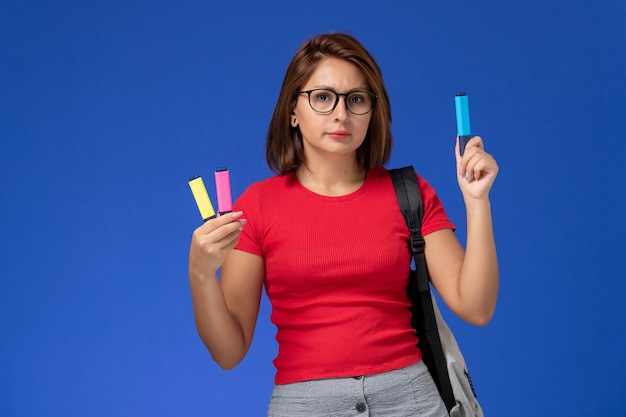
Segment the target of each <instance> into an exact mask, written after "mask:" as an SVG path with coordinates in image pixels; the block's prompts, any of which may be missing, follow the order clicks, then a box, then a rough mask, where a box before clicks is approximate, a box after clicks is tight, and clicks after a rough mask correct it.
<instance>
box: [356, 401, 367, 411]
mask: <svg viewBox="0 0 626 417" xmlns="http://www.w3.org/2000/svg"><path fill="white" fill-rule="evenodd" d="M365 410H367V407H365V404H363V403H357V405H356V411H358V412H359V413H364V412H365Z"/></svg>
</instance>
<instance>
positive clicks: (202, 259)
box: [189, 211, 246, 281]
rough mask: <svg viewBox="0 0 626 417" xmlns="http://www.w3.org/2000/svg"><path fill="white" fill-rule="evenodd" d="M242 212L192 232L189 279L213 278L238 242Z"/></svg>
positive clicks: (227, 215) (207, 223)
mask: <svg viewBox="0 0 626 417" xmlns="http://www.w3.org/2000/svg"><path fill="white" fill-rule="evenodd" d="M242 215H243V212H242V211H237V212H233V213H228V214H224V215H221V216H219V217H216V218H214V219H211V220H209V221H207V222H206V223H204V224H203V225H202V226H200V227H198V228H197V229H196V230H194V232H193V235H192V238H191V247H190V249H189V277H190V278H192V277H194V278H196V279H199V280H200V281H203V280H204V279H206V278H207V277H210V276H215V275H216V273H217V270H218V269H219V268H220V267H221V266H222V264H223V263H224V259H225V258H226V255H228V253H229V252H230V251H231V250H232V249H233V248H234V247H235V245H237V242H239V235H240V234H241V230H242V229H243V226H244V225H245V224H246V220H245V219H241V216H242Z"/></svg>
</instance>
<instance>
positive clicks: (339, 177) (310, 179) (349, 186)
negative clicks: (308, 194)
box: [296, 160, 366, 197]
mask: <svg viewBox="0 0 626 417" xmlns="http://www.w3.org/2000/svg"><path fill="white" fill-rule="evenodd" d="M365 175H366V172H365V170H364V169H363V168H362V167H360V166H359V165H358V164H357V162H356V161H351V162H348V163H343V164H342V163H337V161H331V160H327V161H316V162H315V163H311V161H309V162H307V164H306V165H304V164H303V165H301V166H299V167H298V169H297V170H296V176H297V177H298V180H299V181H300V184H302V185H303V186H304V187H305V188H307V189H309V190H311V191H313V192H314V193H316V194H320V195H325V196H329V197H336V196H342V195H347V194H351V193H353V192H355V191H356V190H358V189H359V188H360V187H361V186H362V185H363V183H364V182H365Z"/></svg>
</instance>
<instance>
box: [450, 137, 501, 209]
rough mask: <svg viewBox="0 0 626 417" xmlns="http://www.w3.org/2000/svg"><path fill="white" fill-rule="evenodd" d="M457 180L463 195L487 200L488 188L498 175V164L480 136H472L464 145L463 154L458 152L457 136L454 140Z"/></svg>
mask: <svg viewBox="0 0 626 417" xmlns="http://www.w3.org/2000/svg"><path fill="white" fill-rule="evenodd" d="M455 153H456V167H457V180H458V182H459V187H460V188H461V192H462V193H463V197H465V198H466V199H467V198H471V199H476V200H487V199H489V190H490V189H491V186H492V185H493V182H494V181H495V180H496V176H497V175H498V164H497V163H496V160H495V159H494V158H493V157H492V156H491V155H490V154H488V153H487V152H485V146H484V144H483V140H482V138H481V137H480V136H474V137H472V138H471V139H470V140H469V142H467V145H466V146H465V153H464V154H463V156H461V155H460V154H459V138H458V137H457V141H456V149H455Z"/></svg>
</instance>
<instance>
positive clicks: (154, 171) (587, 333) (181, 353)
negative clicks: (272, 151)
mask: <svg viewBox="0 0 626 417" xmlns="http://www.w3.org/2000/svg"><path fill="white" fill-rule="evenodd" d="M624 27H626V2H624V1H623V0H617V1H609V0H605V1H582V0H581V1H565V0H558V1H536V0H512V1H506V2H500V1H481V0H476V1H472V2H467V1H446V2H422V1H416V2H408V1H407V2H404V3H400V2H380V1H358V2H357V1H345V2H337V1H325V0H323V1H318V2H315V3H311V2H303V3H302V4H300V3H299V2H287V1H277V2H273V3H266V2H263V3H262V2H247V1H237V2H230V4H227V3H226V2H214V3H210V2H200V1H191V0H182V1H177V2H171V3H168V2H164V1H151V2H147V1H134V0H127V1H124V2H122V1H110V2H83V1H63V0H56V1H39V2H35V1H25V0H24V1H6V0H3V1H1V2H0V214H1V216H0V236H1V243H0V415H2V416H42V415H49V416H91V417H96V416H140V415H151V416H177V415H207V416H261V415H264V413H265V410H266V406H267V401H268V398H269V395H270V392H271V389H272V379H273V372H274V370H273V367H272V363H271V361H272V359H273V357H274V355H275V352H276V346H275V342H274V328H273V326H272V325H271V323H270V322H269V306H268V304H267V302H266V301H265V300H264V302H263V305H262V310H261V313H260V318H259V324H258V327H257V333H256V335H255V340H254V343H253V345H252V349H251V351H250V353H249V355H248V356H247V357H246V359H245V360H244V361H243V362H242V363H241V364H240V366H239V367H237V368H236V369H235V370H233V371H231V372H224V371H221V370H220V369H219V368H218V367H217V366H216V365H215V364H214V363H213V362H212V361H211V358H210V356H209V354H208V353H207V352H206V351H205V349H204V347H203V345H202V343H201V342H200V339H199V338H198V336H197V334H196V332H195V327H194V322H193V316H192V309H191V302H190V294H189V288H188V281H187V271H186V268H187V250H188V247H189V240H190V236H191V232H192V230H193V229H194V228H195V227H196V226H198V225H199V223H200V218H199V214H198V212H197V209H196V207H195V205H194V202H193V199H192V197H191V193H190V191H189V188H188V186H187V179H188V178H189V177H190V176H192V175H196V174H200V175H203V176H204V177H205V178H208V179H209V181H207V184H208V185H209V186H210V187H209V192H210V194H211V195H212V196H213V198H215V193H214V188H213V184H212V181H210V178H211V175H212V172H213V170H214V169H215V168H216V167H218V166H228V167H229V168H230V169H231V172H232V186H233V193H234V194H235V195H236V196H238V195H239V194H241V192H243V190H244V189H245V188H246V187H247V185H248V184H250V183H251V182H253V181H258V180H261V179H263V178H265V177H267V176H268V175H270V172H269V171H268V169H267V168H266V167H265V163H264V153H263V146H264V137H265V132H266V128H267V123H268V121H269V118H270V115H271V112H272V110H273V106H274V104H275V100H276V97H277V94H278V90H279V88H280V84H281V82H282V77H283V75H284V70H285V68H286V66H287V64H288V62H289V60H290V59H291V56H292V54H293V53H294V52H295V50H296V49H297V47H298V46H299V45H300V44H301V43H302V42H303V41H304V40H305V39H307V38H309V37H310V36H312V35H315V34H318V33H322V32H326V31H331V30H337V29H341V30H346V31H348V32H350V33H352V34H354V35H356V36H357V37H358V38H359V39H360V40H361V41H362V42H363V43H364V44H365V45H366V47H368V48H369V49H370V51H371V52H372V54H373V55H374V56H375V57H376V58H377V60H378V61H379V64H380V65H381V67H382V69H383V73H384V75H385V78H386V82H387V86H388V89H389V93H390V95H391V99H392V104H393V111H394V113H393V115H394V125H393V127H394V134H395V138H396V143H395V149H394V157H393V159H392V161H391V163H390V166H401V165H405V164H409V163H412V164H414V165H415V166H416V167H417V169H418V171H419V172H420V173H421V174H422V175H423V176H424V177H426V178H427V179H428V180H429V181H430V182H431V184H432V185H433V186H434V187H435V188H436V189H437V191H438V192H439V194H440V196H441V199H442V200H443V202H444V204H445V206H446V208H447V211H448V214H449V216H450V217H451V218H452V219H453V221H455V222H456V223H457V224H458V226H459V229H458V231H457V234H458V235H459V238H460V239H461V240H462V241H463V239H464V233H465V230H464V210H463V206H462V200H461V198H460V193H459V192H458V189H457V185H456V183H455V174H454V157H453V146H454V137H455V121H454V107H453V96H454V94H455V93H456V92H457V91H459V90H465V91H468V92H469V93H470V103H471V106H472V127H473V131H474V132H475V133H477V134H481V135H482V136H483V137H484V139H485V141H486V145H487V149H488V150H489V151H490V152H492V153H493V154H494V155H495V156H496V157H497V160H498V162H499V164H500V167H501V172H500V175H499V178H498V180H497V181H496V184H495V188H494V190H493V193H492V201H493V209H494V218H495V228H496V234H497V242H498V248H499V254H500V265H501V294H500V299H499V305H498V310H497V313H496V316H495V318H494V319H493V321H492V323H491V324H490V325H489V326H488V327H486V328H474V327H471V326H469V325H466V324H464V323H462V322H459V321H458V320H456V319H455V318H453V317H450V324H451V326H452V327H453V328H454V330H455V333H456V334H457V337H458V338H459V340H460V343H461V345H462V347H463V349H464V352H465V355H466V359H467V361H468V362H469V366H470V370H471V372H472V374H473V379H474V382H475V384H476V386H477V389H478V391H479V397H480V400H481V401H482V404H483V407H484V409H485V411H486V414H487V416H511V417H512V416H553V415H576V416H590V415H592V416H596V415H603V414H608V415H623V413H624V411H623V410H624V406H623V401H622V396H623V394H624V392H625V387H626V385H625V384H624V378H623V375H624V373H625V372H626V359H625V355H624V351H625V346H624V340H625V337H624V334H625V333H626V325H625V324H624V316H625V307H624V299H625V294H626V279H625V274H624V255H623V251H624V237H625V235H626V233H625V232H626V227H625V221H624V213H625V212H626V202H625V198H624V189H625V188H626V181H625V180H626V168H625V166H624V163H623V161H624V157H623V155H624V152H625V151H626V146H625V145H624V142H625V139H624V121H625V120H626V81H625V78H626V77H625V76H626V29H624ZM447 316H448V317H449V314H447Z"/></svg>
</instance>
